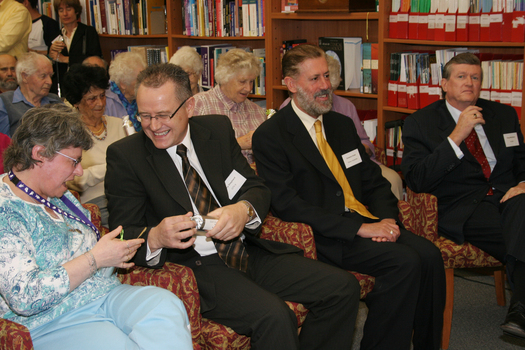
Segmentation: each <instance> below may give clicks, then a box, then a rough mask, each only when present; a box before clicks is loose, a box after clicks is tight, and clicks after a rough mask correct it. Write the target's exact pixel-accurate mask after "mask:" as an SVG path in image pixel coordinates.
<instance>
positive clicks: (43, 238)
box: [0, 106, 192, 350]
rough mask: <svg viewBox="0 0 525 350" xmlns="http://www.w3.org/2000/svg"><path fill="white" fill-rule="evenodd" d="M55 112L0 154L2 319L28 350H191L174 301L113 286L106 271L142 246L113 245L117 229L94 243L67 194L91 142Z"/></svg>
mask: <svg viewBox="0 0 525 350" xmlns="http://www.w3.org/2000/svg"><path fill="white" fill-rule="evenodd" d="M60 107H61V108H60ZM60 107H51V108H46V107H43V108H33V109H31V110H30V111H28V112H27V113H26V114H25V116H24V118H23V121H22V124H21V125H20V127H19V128H18V129H17V131H16V132H15V134H14V135H13V139H12V143H11V145H10V146H9V147H8V149H7V150H6V152H5V153H4V166H5V169H6V170H10V171H9V173H8V174H3V175H1V176H0V212H1V215H0V246H1V247H2V249H1V250H0V295H1V298H0V314H1V315H2V317H3V318H4V319H8V320H11V321H13V322H16V323H20V324H22V325H24V326H25V327H27V328H28V329H29V331H30V334H31V338H32V341H33V345H34V348H35V349H36V350H39V349H53V350H57V349H58V350H62V349H64V350H65V349H81V350H82V349H108V350H109V349H111V350H114V349H175V348H176V349H184V350H189V349H192V344H191V334H190V331H189V325H188V324H189V321H188V317H187V315H186V311H185V308H184V305H183V304H182V302H181V301H180V300H179V299H178V298H177V297H176V296H175V295H174V294H172V293H171V292H168V291H166V290H163V289H161V288H156V287H134V286H129V285H121V284H120V282H119V280H118V278H117V276H116V275H115V274H114V273H113V270H114V267H117V268H130V267H132V266H133V265H134V264H133V263H129V262H128V261H129V260H130V259H131V258H132V257H133V256H134V255H135V253H136V251H137V249H138V248H139V247H140V245H141V244H143V243H144V240H143V239H131V240H127V241H124V240H121V239H118V238H117V237H118V235H119V233H120V232H121V226H119V227H117V229H115V230H113V231H111V232H109V233H108V234H106V235H105V236H103V237H100V232H98V230H97V228H96V227H95V226H94V225H93V224H92V223H91V221H90V215H89V211H87V210H86V209H84V208H83V207H82V206H81V205H80V203H79V202H78V201H77V200H76V199H75V197H74V196H73V195H72V194H71V193H70V192H69V191H67V187H66V182H68V181H71V180H72V179H73V178H74V177H75V176H80V175H82V166H81V165H80V159H81V157H82V152H83V151H86V150H88V149H89V148H90V147H91V146H92V144H93V141H92V139H91V136H90V135H89V134H88V132H87V130H86V129H85V127H84V125H83V123H82V121H80V119H79V118H78V115H77V114H76V113H73V112H71V110H66V109H65V107H64V106H60ZM79 220H80V221H79Z"/></svg>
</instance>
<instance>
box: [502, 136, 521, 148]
mask: <svg viewBox="0 0 525 350" xmlns="http://www.w3.org/2000/svg"><path fill="white" fill-rule="evenodd" d="M503 139H504V140H505V146H507V147H516V146H518V145H519V144H520V143H519V141H518V133H517V132H511V133H508V134H503Z"/></svg>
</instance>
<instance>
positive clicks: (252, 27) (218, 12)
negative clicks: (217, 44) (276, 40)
mask: <svg viewBox="0 0 525 350" xmlns="http://www.w3.org/2000/svg"><path fill="white" fill-rule="evenodd" d="M265 1H266V0H184V1H183V7H182V32H183V34H184V35H189V36H208V37H241V36H244V37H249V36H264V33H265V25H264V20H265V17H264V6H265Z"/></svg>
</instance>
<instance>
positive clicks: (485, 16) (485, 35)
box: [479, 13, 490, 41]
mask: <svg viewBox="0 0 525 350" xmlns="http://www.w3.org/2000/svg"><path fill="white" fill-rule="evenodd" d="M479 24H480V25H479V40H480V41H490V14H489V13H482V14H481V17H480V21H479Z"/></svg>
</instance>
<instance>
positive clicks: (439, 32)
mask: <svg viewBox="0 0 525 350" xmlns="http://www.w3.org/2000/svg"><path fill="white" fill-rule="evenodd" d="M434 41H445V13H436V29H434Z"/></svg>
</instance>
